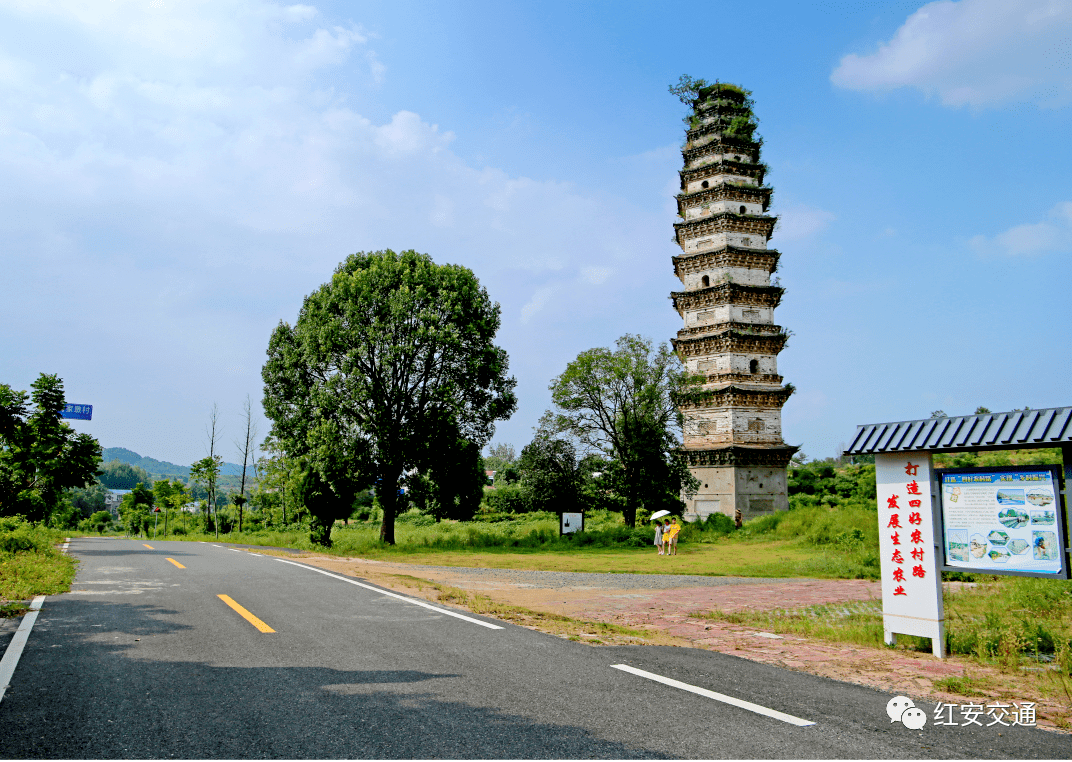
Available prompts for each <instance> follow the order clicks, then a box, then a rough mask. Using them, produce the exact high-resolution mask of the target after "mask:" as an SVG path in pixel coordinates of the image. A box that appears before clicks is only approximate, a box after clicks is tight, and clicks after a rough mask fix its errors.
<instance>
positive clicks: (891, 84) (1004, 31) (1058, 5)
mask: <svg viewBox="0 0 1072 762" xmlns="http://www.w3.org/2000/svg"><path fill="white" fill-rule="evenodd" d="M1070 36H1072V2H1070V1H1069V0H1016V2H1010V0H961V1H960V2H951V1H950V0H939V2H934V3H929V4H927V5H925V6H923V7H922V8H920V9H919V10H918V11H916V12H915V13H913V14H912V15H911V16H909V17H908V19H907V20H906V21H905V23H904V24H903V25H902V26H901V28H900V29H898V30H897V31H896V33H894V35H893V38H892V39H890V40H889V41H887V42H882V43H879V46H878V50H876V51H875V52H874V53H870V54H867V55H856V54H850V55H847V56H845V57H844V58H842V59H841V62H840V64H839V65H838V67H837V68H836V69H835V70H834V72H833V74H831V76H830V79H831V81H832V82H833V83H834V84H835V85H837V86H838V87H843V88H846V89H849V90H867V91H883V90H892V89H896V88H899V87H915V88H918V89H920V90H922V91H923V92H924V93H926V94H927V95H934V96H937V97H938V98H939V99H940V100H941V102H942V103H943V104H944V105H947V106H964V105H970V106H973V107H982V106H993V105H996V104H999V103H1003V102H1007V101H1013V100H1033V101H1036V102H1039V103H1042V104H1043V105H1057V104H1061V103H1064V102H1066V101H1067V100H1068V96H1069V95H1070V94H1072V55H1070V43H1069V38H1070Z"/></svg>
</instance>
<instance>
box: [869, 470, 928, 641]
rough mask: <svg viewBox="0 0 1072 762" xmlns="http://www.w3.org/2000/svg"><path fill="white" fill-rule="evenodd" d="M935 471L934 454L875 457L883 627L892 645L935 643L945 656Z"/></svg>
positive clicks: (887, 639)
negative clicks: (912, 639)
mask: <svg viewBox="0 0 1072 762" xmlns="http://www.w3.org/2000/svg"><path fill="white" fill-rule="evenodd" d="M932 472H933V466H932V463H931V457H930V455H929V454H928V453H879V454H876V455H875V480H876V482H877V486H878V547H879V558H880V564H881V574H882V626H883V629H884V630H885V635H886V642H887V643H890V644H891V645H892V644H893V643H896V638H897V634H898V633H900V634H902V635H916V636H919V637H924V638H930V639H931V645H932V650H933V652H934V655H935V656H937V657H939V658H941V657H943V656H944V655H945V611H944V607H943V606H942V577H941V574H940V572H939V571H938V566H939V558H938V552H939V550H940V549H939V548H938V547H937V546H936V543H935V539H934V538H935V525H934V496H933V494H932V489H933V486H934V482H933V476H932Z"/></svg>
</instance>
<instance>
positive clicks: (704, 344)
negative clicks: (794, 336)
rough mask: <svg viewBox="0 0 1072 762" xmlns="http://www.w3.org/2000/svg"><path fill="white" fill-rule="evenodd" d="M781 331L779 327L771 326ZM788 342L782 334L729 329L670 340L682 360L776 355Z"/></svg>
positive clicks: (787, 338) (786, 337)
mask: <svg viewBox="0 0 1072 762" xmlns="http://www.w3.org/2000/svg"><path fill="white" fill-rule="evenodd" d="M772 327H774V328H777V329H779V331H780V330H781V326H772ZM788 340H789V337H788V336H787V335H786V334H784V333H774V334H764V333H759V332H756V333H745V332H744V331H742V330H740V329H731V330H728V331H721V332H719V333H714V334H708V335H703V336H696V337H690V338H686V339H681V338H678V339H671V340H670V343H671V344H673V346H674V349H675V350H676V351H677V353H678V354H679V355H681V356H682V357H683V358H689V357H708V356H710V355H714V354H731V353H732V354H757V355H776V354H778V353H779V352H781V351H782V347H784V346H785V343H786V342H787V341H788Z"/></svg>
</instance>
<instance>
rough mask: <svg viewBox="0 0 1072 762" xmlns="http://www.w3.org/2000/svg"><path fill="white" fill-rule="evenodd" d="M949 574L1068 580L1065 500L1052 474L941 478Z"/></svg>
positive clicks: (1024, 471) (967, 473)
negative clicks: (956, 571)
mask: <svg viewBox="0 0 1072 762" xmlns="http://www.w3.org/2000/svg"><path fill="white" fill-rule="evenodd" d="M940 478H941V490H942V522H943V526H942V534H943V537H944V540H945V565H946V567H947V568H956V569H964V570H965V571H973V572H984V573H986V572H993V573H997V574H1009V573H1030V574H1038V575H1053V576H1055V577H1063V576H1064V563H1063V562H1064V557H1065V553H1064V532H1063V531H1062V530H1063V526H1062V524H1061V517H1062V511H1060V510H1059V508H1060V503H1059V500H1060V498H1061V496H1060V494H1059V491H1058V486H1057V484H1055V482H1054V476H1053V471H1052V470H1050V469H1049V468H1040V467H1032V466H1021V467H1019V468H1016V469H1013V468H1002V469H995V470H994V471H986V470H983V469H971V470H968V469H964V470H963V471H962V472H959V473H958V472H957V470H951V471H949V472H941V473H940Z"/></svg>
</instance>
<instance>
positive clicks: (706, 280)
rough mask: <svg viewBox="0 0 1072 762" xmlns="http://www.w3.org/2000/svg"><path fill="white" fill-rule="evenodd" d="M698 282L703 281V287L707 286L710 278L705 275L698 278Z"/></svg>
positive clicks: (709, 283)
mask: <svg viewBox="0 0 1072 762" xmlns="http://www.w3.org/2000/svg"><path fill="white" fill-rule="evenodd" d="M700 282H701V283H703V285H704V288H707V287H708V286H710V285H711V278H709V277H708V276H706V275H705V276H703V277H702V278H700Z"/></svg>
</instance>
